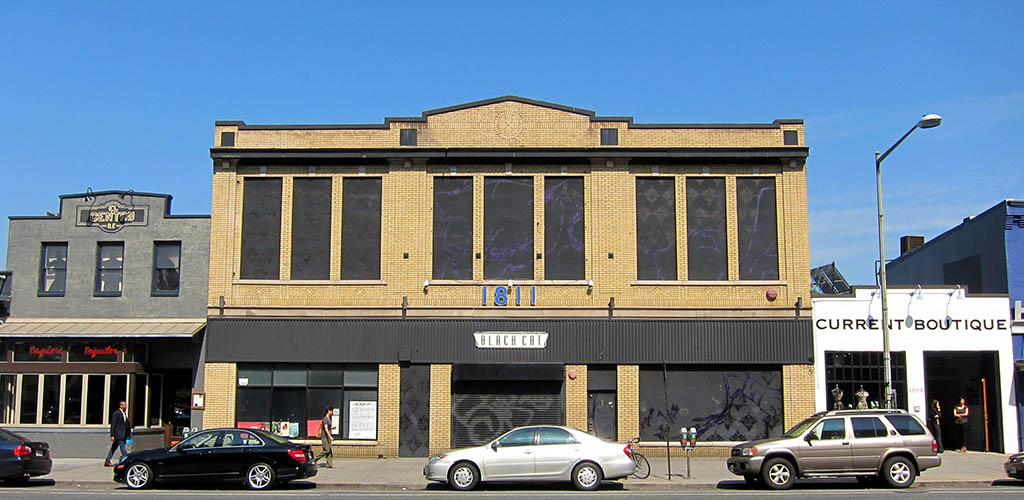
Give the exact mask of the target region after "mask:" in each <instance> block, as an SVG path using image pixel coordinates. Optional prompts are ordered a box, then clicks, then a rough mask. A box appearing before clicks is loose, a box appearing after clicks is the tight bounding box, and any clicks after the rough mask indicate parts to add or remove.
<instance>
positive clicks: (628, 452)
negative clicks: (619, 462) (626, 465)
mask: <svg viewBox="0 0 1024 500" xmlns="http://www.w3.org/2000/svg"><path fill="white" fill-rule="evenodd" d="M622 452H623V453H625V454H626V456H627V457H629V458H633V449H632V448H630V446H629V445H626V447H625V448H623V449H622Z"/></svg>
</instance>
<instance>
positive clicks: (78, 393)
mask: <svg viewBox="0 0 1024 500" xmlns="http://www.w3.org/2000/svg"><path fill="white" fill-rule="evenodd" d="M82 378H83V376H82V375H67V376H65V377H64V394H65V396H64V398H65V399H64V423H65V424H70V425H78V424H81V423H82Z"/></svg>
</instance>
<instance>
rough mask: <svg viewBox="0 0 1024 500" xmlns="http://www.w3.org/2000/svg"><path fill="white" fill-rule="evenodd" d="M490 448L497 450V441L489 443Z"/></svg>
mask: <svg viewBox="0 0 1024 500" xmlns="http://www.w3.org/2000/svg"><path fill="white" fill-rule="evenodd" d="M491 449H492V450H494V451H498V442H497V441H495V442H493V443H491Z"/></svg>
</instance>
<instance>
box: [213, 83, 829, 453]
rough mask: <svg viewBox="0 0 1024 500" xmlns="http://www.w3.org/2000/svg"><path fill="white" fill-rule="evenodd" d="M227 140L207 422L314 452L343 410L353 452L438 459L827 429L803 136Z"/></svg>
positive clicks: (370, 133)
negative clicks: (246, 428) (816, 363)
mask: <svg viewBox="0 0 1024 500" xmlns="http://www.w3.org/2000/svg"><path fill="white" fill-rule="evenodd" d="M214 141H215V142H214V147H213V148H212V149H211V157H212V158H213V167H214V178H213V210H212V227H211V242H210V245H211V248H210V253H211V262H210V286H209V294H210V300H209V310H208V312H209V318H210V319H209V324H208V333H207V350H206V360H207V364H206V414H205V421H204V425H205V426H207V427H211V426H218V425H236V424H238V425H251V426H264V427H268V428H272V429H274V430H276V431H278V432H281V429H282V427H288V428H289V429H293V430H291V433H292V435H293V436H295V437H298V438H301V437H303V436H309V435H311V434H312V431H313V430H315V425H316V421H317V420H318V419H319V418H320V417H321V416H322V414H323V410H324V408H325V407H327V406H330V407H334V408H339V411H337V412H336V415H337V423H336V424H337V429H336V433H337V435H338V438H339V439H338V441H337V442H336V443H337V445H338V449H337V453H339V454H346V455H354V456H376V455H385V456H395V455H405V456H425V455H427V454H428V453H434V452H436V451H438V450H442V449H446V448H449V447H452V446H463V445H469V444H474V443H480V442H485V441H486V440H488V439H490V438H493V437H495V436H496V435H497V434H498V433H501V432H504V431H505V430H508V429H509V428H511V427H513V426H517V425H525V424H534V423H549V424H550V423H554V424H565V425H569V426H573V427H578V428H582V429H588V430H591V431H593V432H595V433H597V434H599V435H605V436H608V437H612V438H615V439H620V440H625V439H629V438H632V437H635V436H641V437H642V438H643V439H644V441H645V442H650V441H655V442H656V441H658V440H661V442H662V443H664V439H665V438H666V437H667V438H668V439H670V440H672V441H675V440H677V439H678V428H679V427H681V426H684V425H685V426H696V427H698V429H699V433H700V439H701V440H702V441H707V442H711V443H718V444H726V443H729V442H733V441H738V440H744V439H748V438H754V437H760V436H766V435H771V434H776V433H779V432H781V431H782V429H783V427H788V425H791V424H792V423H795V421H796V420H798V419H800V418H802V417H804V416H806V415H807V414H809V413H810V412H811V410H812V408H813V376H812V373H813V372H812V370H811V363H812V359H811V355H812V348H811V326H810V322H809V318H808V317H809V314H808V311H809V306H810V303H809V300H808V299H809V294H810V289H809V280H808V273H809V268H810V266H809V255H808V225H807V189H806V166H805V160H806V157H807V153H808V150H807V147H806V146H805V144H804V132H803V122H802V121H801V120H776V121H774V122H772V123H766V124H639V123H634V122H633V120H632V118H629V117H601V116H597V115H595V113H593V112H591V111H587V110H583V109H579V108H574V107H567V106H562V105H557V104H551V103H546V102H539V101H534V100H530V99H524V98H521V97H514V96H507V97H500V98H495V99H489V100H485V101H478V102H472V103H468V104H463V105H458V106H452V107H448V108H443V109H437V110H432V111H427V112H424V113H423V114H422V115H421V116H419V117H403V118H388V119H386V120H385V121H384V123H383V124H379V125H247V124H245V123H244V122H217V124H216V135H215V140H214ZM804 304H807V305H806V306H805V305H804ZM285 424H287V425H285ZM662 446H663V444H662ZM662 449H663V448H662Z"/></svg>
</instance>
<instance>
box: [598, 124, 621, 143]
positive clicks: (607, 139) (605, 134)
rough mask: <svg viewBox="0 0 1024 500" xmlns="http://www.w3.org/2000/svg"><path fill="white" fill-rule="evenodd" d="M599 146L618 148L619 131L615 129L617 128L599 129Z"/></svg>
mask: <svg viewBox="0 0 1024 500" xmlns="http://www.w3.org/2000/svg"><path fill="white" fill-rule="evenodd" d="M601 145H602V146H618V145H619V129H617V128H603V129H601Z"/></svg>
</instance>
